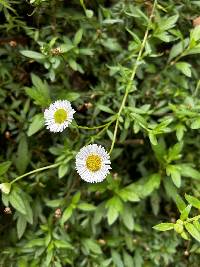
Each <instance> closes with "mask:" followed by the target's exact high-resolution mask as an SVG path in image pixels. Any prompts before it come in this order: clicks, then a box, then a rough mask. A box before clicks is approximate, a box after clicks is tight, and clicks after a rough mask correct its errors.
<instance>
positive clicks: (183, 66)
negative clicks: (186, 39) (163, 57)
mask: <svg viewBox="0 0 200 267" xmlns="http://www.w3.org/2000/svg"><path fill="white" fill-rule="evenodd" d="M175 66H176V68H177V69H178V70H180V71H181V72H182V73H183V74H184V75H186V76H187V77H191V75H192V73H191V67H192V66H191V65H190V64H189V63H187V62H178V63H176V64H175Z"/></svg>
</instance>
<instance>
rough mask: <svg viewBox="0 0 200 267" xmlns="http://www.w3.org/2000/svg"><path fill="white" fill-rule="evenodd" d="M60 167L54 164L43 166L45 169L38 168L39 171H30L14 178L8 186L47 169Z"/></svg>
mask: <svg viewBox="0 0 200 267" xmlns="http://www.w3.org/2000/svg"><path fill="white" fill-rule="evenodd" d="M59 165H60V163H55V164H52V165H49V166H45V167H42V168H39V169H36V170H33V171H30V172H27V173H25V174H23V175H20V176H18V177H16V178H15V179H14V180H12V181H11V182H10V184H14V183H15V182H17V181H19V180H21V179H22V178H24V177H26V176H28V175H31V174H33V173H36V172H41V171H44V170H48V169H52V168H56V167H58V166H59Z"/></svg>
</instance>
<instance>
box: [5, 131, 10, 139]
mask: <svg viewBox="0 0 200 267" xmlns="http://www.w3.org/2000/svg"><path fill="white" fill-rule="evenodd" d="M10 137H11V133H10V132H9V131H6V132H5V138H6V139H10Z"/></svg>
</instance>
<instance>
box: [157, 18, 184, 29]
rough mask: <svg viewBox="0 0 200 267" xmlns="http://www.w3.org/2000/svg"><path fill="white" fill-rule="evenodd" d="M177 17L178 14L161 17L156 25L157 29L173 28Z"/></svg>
mask: <svg viewBox="0 0 200 267" xmlns="http://www.w3.org/2000/svg"><path fill="white" fill-rule="evenodd" d="M178 17H179V15H174V16H171V17H169V18H163V19H162V20H161V21H160V23H159V25H158V27H159V30H161V31H166V30H169V29H171V28H173V27H174V26H175V23H176V21H177V20H178Z"/></svg>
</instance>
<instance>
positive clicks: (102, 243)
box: [98, 239, 106, 245]
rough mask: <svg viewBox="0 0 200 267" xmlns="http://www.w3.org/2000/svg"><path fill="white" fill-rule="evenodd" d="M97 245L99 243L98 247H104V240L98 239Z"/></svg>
mask: <svg viewBox="0 0 200 267" xmlns="http://www.w3.org/2000/svg"><path fill="white" fill-rule="evenodd" d="M98 243H99V244H100V245H105V244H106V241H105V240H104V239H99V240H98Z"/></svg>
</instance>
